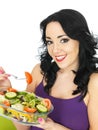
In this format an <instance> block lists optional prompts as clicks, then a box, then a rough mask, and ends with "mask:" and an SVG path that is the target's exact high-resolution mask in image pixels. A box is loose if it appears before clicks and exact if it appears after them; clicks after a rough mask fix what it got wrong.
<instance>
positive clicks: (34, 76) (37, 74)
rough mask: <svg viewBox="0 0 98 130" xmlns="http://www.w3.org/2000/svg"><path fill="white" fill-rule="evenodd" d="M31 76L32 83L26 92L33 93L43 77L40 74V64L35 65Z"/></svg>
mask: <svg viewBox="0 0 98 130" xmlns="http://www.w3.org/2000/svg"><path fill="white" fill-rule="evenodd" d="M31 74H32V79H33V81H32V83H31V84H29V85H28V86H27V88H26V91H29V92H34V91H35V88H36V87H37V86H38V84H39V83H40V82H41V81H42V78H43V75H42V74H41V69H40V64H37V65H35V67H34V68H33V70H32V72H31Z"/></svg>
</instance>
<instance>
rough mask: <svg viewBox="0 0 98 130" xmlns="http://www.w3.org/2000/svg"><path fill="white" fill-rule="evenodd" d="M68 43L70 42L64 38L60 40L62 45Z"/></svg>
mask: <svg viewBox="0 0 98 130" xmlns="http://www.w3.org/2000/svg"><path fill="white" fill-rule="evenodd" d="M68 41H69V39H68V38H63V39H61V40H60V42H61V43H67V42H68Z"/></svg>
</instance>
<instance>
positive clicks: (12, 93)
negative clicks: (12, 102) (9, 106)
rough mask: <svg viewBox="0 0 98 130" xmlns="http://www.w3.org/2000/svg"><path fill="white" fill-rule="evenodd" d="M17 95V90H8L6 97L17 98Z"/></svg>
mask: <svg viewBox="0 0 98 130" xmlns="http://www.w3.org/2000/svg"><path fill="white" fill-rule="evenodd" d="M16 96H17V93H15V92H7V93H6V94H5V97H6V98H8V99H12V98H15V97H16Z"/></svg>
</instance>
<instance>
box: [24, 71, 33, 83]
mask: <svg viewBox="0 0 98 130" xmlns="http://www.w3.org/2000/svg"><path fill="white" fill-rule="evenodd" d="M25 76H26V81H27V84H30V83H31V82H32V80H33V79H32V75H31V74H30V73H29V72H25Z"/></svg>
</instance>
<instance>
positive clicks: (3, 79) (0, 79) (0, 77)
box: [0, 67, 11, 91]
mask: <svg viewBox="0 0 98 130" xmlns="http://www.w3.org/2000/svg"><path fill="white" fill-rule="evenodd" d="M8 77H9V75H8V74H6V73H5V71H4V69H3V68H2V67H0V91H1V90H2V88H7V87H11V83H10V80H9V79H8Z"/></svg>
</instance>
